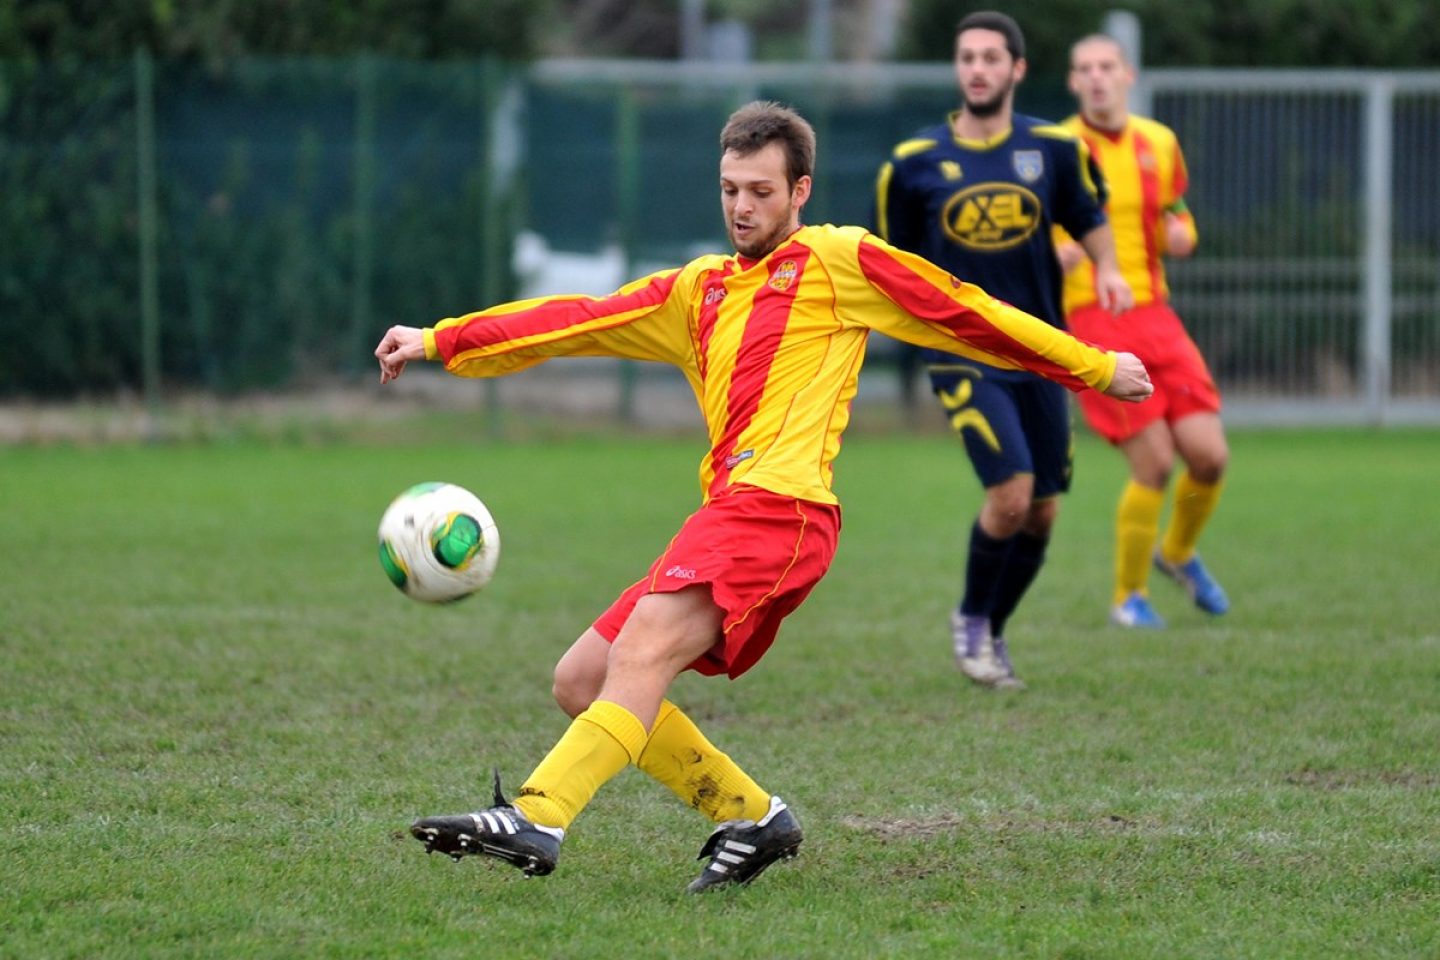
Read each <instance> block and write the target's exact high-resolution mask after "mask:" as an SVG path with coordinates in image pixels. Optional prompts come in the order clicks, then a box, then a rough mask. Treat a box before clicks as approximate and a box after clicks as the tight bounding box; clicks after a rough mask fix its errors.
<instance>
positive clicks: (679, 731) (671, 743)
mask: <svg viewBox="0 0 1440 960" xmlns="http://www.w3.org/2000/svg"><path fill="white" fill-rule="evenodd" d="M635 765H636V766H637V767H639V768H640V769H641V770H644V771H645V772H646V773H648V774H650V776H652V777H654V778H655V779H656V780H659V781H660V782H661V783H663V784H665V786H667V787H669V788H670V789H671V790H673V791H674V792H675V795H676V796H678V797H679V798H680V799H681V800H684V801H685V802H686V803H688V804H689V805H690V806H692V807H694V808H695V809H696V810H699V811H700V812H701V813H703V814H705V816H707V817H709V818H710V819H711V820H713V821H715V822H716V823H723V822H724V821H726V820H759V819H760V818H761V817H763V816H765V814H766V813H768V812H769V810H770V794H768V793H766V792H765V791H764V790H762V789H760V785H759V784H757V783H756V782H755V781H754V780H751V779H750V775H749V774H747V773H746V772H745V771H744V770H741V769H740V767H739V766H738V765H737V764H736V763H735V761H734V760H731V759H730V758H729V757H728V756H726V755H725V754H724V753H721V752H720V751H719V750H717V749H716V748H715V745H714V744H713V743H711V742H710V741H709V740H707V739H706V738H705V734H703V733H701V732H700V728H699V727H697V726H695V724H694V723H693V722H692V721H691V720H690V718H689V717H687V716H685V714H684V713H683V712H682V711H681V710H680V708H679V707H677V706H675V704H673V703H671V702H670V701H669V700H665V701H662V702H661V704H660V713H659V714H658V715H657V716H656V717H655V727H654V729H653V730H651V731H650V739H649V741H648V742H647V743H646V744H645V749H644V750H643V751H641V753H640V758H639V759H638V760H636V761H635Z"/></svg>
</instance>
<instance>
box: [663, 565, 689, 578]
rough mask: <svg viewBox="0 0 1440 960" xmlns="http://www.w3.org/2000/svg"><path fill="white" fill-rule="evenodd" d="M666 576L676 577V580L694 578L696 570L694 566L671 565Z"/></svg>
mask: <svg viewBox="0 0 1440 960" xmlns="http://www.w3.org/2000/svg"><path fill="white" fill-rule="evenodd" d="M665 576H667V577H674V578H675V579H676V580H694V579H695V570H694V568H692V567H679V566H676V567H671V568H670V569H669V570H666V571H665Z"/></svg>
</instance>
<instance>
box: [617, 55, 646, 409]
mask: <svg viewBox="0 0 1440 960" xmlns="http://www.w3.org/2000/svg"><path fill="white" fill-rule="evenodd" d="M615 128H616V129H615V177H616V184H615V196H616V203H617V206H618V209H617V210H616V219H617V221H618V223H619V225H620V238H619V239H620V250H621V252H622V253H623V257H622V262H623V263H624V264H625V270H624V276H623V277H622V278H621V280H622V282H623V281H629V280H630V279H631V274H632V273H633V272H634V266H635V238H636V220H637V219H638V217H639V199H640V106H639V104H638V103H637V100H636V96H635V89H634V87H632V86H630V85H629V84H628V83H627V84H624V85H622V86H621V87H620V97H619V102H618V103H617V104H616V115H615ZM639 375H640V371H639V369H638V367H637V365H636V362H635V361H634V360H621V361H620V401H619V410H618V413H619V415H620V419H621V421H623V422H625V423H633V422H634V421H635V381H636V380H637V379H638V378H639Z"/></svg>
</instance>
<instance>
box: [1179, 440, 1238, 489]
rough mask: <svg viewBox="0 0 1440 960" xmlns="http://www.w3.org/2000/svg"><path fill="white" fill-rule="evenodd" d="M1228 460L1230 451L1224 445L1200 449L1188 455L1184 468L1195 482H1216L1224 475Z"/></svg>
mask: <svg viewBox="0 0 1440 960" xmlns="http://www.w3.org/2000/svg"><path fill="white" fill-rule="evenodd" d="M1229 462H1230V451H1229V449H1228V448H1226V447H1225V446H1224V445H1221V446H1219V447H1215V448H1212V449H1206V450H1201V451H1198V452H1195V453H1192V454H1191V455H1190V458H1189V460H1188V461H1187V462H1186V464H1185V468H1186V469H1187V470H1188V471H1189V472H1190V476H1191V477H1193V478H1194V479H1195V480H1196V482H1198V483H1203V484H1207V485H1209V484H1216V483H1219V482H1220V479H1221V478H1222V477H1223V476H1225V467H1226V466H1227V465H1228V464H1229Z"/></svg>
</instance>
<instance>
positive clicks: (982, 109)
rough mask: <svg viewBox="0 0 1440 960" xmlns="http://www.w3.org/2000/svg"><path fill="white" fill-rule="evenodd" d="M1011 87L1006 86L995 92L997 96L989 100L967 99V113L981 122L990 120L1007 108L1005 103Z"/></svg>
mask: <svg viewBox="0 0 1440 960" xmlns="http://www.w3.org/2000/svg"><path fill="white" fill-rule="evenodd" d="M1011 89H1012V88H1011V87H1009V86H1006V87H1003V88H1000V89H997V90H996V91H995V95H994V96H992V97H991V98H990V99H989V100H971V99H970V98H969V97H966V98H965V112H966V113H968V114H970V116H972V117H976V118H977V119H980V120H988V119H990V118H991V117H993V116H995V115H996V114H998V113H999V112H1000V111H1001V110H1003V109H1004V108H1005V102H1006V100H1007V99H1008V98H1009V96H1010V91H1011Z"/></svg>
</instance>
